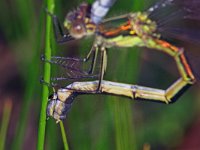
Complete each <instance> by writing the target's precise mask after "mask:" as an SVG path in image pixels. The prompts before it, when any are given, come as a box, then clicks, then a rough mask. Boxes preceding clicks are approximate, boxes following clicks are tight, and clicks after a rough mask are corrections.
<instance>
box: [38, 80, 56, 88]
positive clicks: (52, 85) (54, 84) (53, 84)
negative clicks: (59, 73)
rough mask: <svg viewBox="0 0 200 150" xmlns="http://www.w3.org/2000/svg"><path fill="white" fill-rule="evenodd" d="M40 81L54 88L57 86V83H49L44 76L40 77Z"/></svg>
mask: <svg viewBox="0 0 200 150" xmlns="http://www.w3.org/2000/svg"><path fill="white" fill-rule="evenodd" d="M51 81H52V80H51ZM40 83H41V84H44V85H46V86H48V87H52V88H54V87H56V86H57V84H56V83H53V82H51V83H48V82H46V81H44V78H43V77H40Z"/></svg>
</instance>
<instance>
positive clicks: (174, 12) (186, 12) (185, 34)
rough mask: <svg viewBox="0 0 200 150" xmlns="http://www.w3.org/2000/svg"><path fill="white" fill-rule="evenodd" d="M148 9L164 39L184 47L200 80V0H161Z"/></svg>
mask: <svg viewBox="0 0 200 150" xmlns="http://www.w3.org/2000/svg"><path fill="white" fill-rule="evenodd" d="M149 10H151V11H147V12H149V13H150V15H149V16H150V18H151V19H152V20H154V21H155V22H156V23H157V32H158V33H160V34H161V37H162V38H163V39H164V40H167V41H169V42H170V43H172V44H174V45H176V46H178V47H183V48H184V49H185V53H186V55H187V57H188V60H189V63H190V65H191V67H192V70H193V72H194V75H195V77H196V78H197V79H198V80H200V69H199V68H200V67H199V66H200V59H199V58H200V53H199V50H198V47H199V46H200V40H199V39H200V1H199V0H190V1H189V0H161V1H159V2H158V3H157V4H156V5H154V6H152V7H151V8H150V9H149Z"/></svg>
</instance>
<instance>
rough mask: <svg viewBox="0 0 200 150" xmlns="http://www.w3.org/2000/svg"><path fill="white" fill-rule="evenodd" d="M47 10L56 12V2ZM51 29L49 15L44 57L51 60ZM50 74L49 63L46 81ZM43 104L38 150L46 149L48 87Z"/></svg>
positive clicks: (48, 17)
mask: <svg viewBox="0 0 200 150" xmlns="http://www.w3.org/2000/svg"><path fill="white" fill-rule="evenodd" d="M46 4H47V9H48V11H50V12H51V13H53V10H54V0H47V1H46ZM51 28H52V20H51V17H50V16H49V15H47V16H46V34H45V51H44V56H45V58H46V59H50V58H51ZM50 74H51V66H50V64H49V63H44V76H43V78H44V81H45V82H49V81H50ZM42 88H43V89H42V104H41V111H40V121H39V130H38V143H37V150H43V149H44V141H45V129H46V106H47V100H48V95H49V89H48V87H47V86H46V85H43V87H42Z"/></svg>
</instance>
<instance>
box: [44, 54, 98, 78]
mask: <svg viewBox="0 0 200 150" xmlns="http://www.w3.org/2000/svg"><path fill="white" fill-rule="evenodd" d="M41 60H42V61H44V62H48V63H51V64H54V65H58V66H59V67H60V68H63V69H64V72H65V74H64V75H63V76H61V77H52V78H51V81H52V82H54V81H61V80H75V79H85V78H88V79H93V78H97V77H98V76H99V75H98V74H89V72H90V71H91V68H90V69H89V71H88V70H87V71H84V69H83V68H81V65H82V64H83V63H84V60H83V59H79V58H70V57H60V56H52V57H51V59H50V60H48V59H46V58H45V57H44V55H42V56H41Z"/></svg>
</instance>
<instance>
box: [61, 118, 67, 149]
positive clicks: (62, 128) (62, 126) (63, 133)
mask: <svg viewBox="0 0 200 150" xmlns="http://www.w3.org/2000/svg"><path fill="white" fill-rule="evenodd" d="M60 129H61V134H62V139H63V144H64V148H65V150H69V146H68V143H67V136H66V132H65V127H64V125H63V122H62V121H60Z"/></svg>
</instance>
